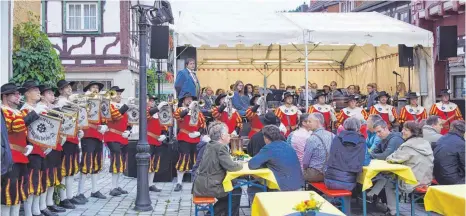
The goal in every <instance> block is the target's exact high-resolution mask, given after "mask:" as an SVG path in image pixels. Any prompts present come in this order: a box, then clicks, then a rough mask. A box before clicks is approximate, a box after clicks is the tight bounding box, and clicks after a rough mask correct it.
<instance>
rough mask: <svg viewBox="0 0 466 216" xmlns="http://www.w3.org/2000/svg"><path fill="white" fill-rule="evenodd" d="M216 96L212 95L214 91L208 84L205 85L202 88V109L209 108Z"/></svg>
mask: <svg viewBox="0 0 466 216" xmlns="http://www.w3.org/2000/svg"><path fill="white" fill-rule="evenodd" d="M216 98H217V97H216V96H215V95H214V91H213V90H212V88H211V87H210V86H206V87H205V89H204V94H203V96H202V100H204V102H205V106H204V107H203V108H202V109H204V110H210V109H211V108H212V105H214V102H215V99H216Z"/></svg>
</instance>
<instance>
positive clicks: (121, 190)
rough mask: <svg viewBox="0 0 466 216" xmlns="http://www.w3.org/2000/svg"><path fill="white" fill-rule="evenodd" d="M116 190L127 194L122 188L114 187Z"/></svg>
mask: <svg viewBox="0 0 466 216" xmlns="http://www.w3.org/2000/svg"><path fill="white" fill-rule="evenodd" d="M116 189H117V190H118V191H120V193H121V194H128V191H125V190H123V188H121V187H118V188H116Z"/></svg>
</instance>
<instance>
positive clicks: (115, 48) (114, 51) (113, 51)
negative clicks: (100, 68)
mask: <svg viewBox="0 0 466 216" xmlns="http://www.w3.org/2000/svg"><path fill="white" fill-rule="evenodd" d="M102 52H103V50H102ZM120 52H121V46H120V41H118V43H117V44H116V45H115V46H112V47H110V48H108V50H107V54H112V55H119V54H120Z"/></svg>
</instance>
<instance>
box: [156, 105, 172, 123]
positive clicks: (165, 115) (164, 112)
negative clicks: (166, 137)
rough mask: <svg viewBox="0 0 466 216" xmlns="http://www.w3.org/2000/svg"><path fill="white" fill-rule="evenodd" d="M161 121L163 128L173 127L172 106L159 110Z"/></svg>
mask: <svg viewBox="0 0 466 216" xmlns="http://www.w3.org/2000/svg"><path fill="white" fill-rule="evenodd" d="M159 121H160V125H162V126H173V109H172V106H170V105H166V106H163V107H161V109H160V110H159Z"/></svg>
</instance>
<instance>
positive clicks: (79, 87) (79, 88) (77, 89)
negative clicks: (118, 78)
mask: <svg viewBox="0 0 466 216" xmlns="http://www.w3.org/2000/svg"><path fill="white" fill-rule="evenodd" d="M71 81H74V82H76V83H75V84H74V85H73V87H72V89H73V92H74V93H83V92H84V91H83V89H84V87H86V86H87V84H89V83H90V82H91V81H77V80H71ZM96 81H97V82H100V83H102V84H104V88H103V89H109V88H111V87H112V81H109V80H96Z"/></svg>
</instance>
